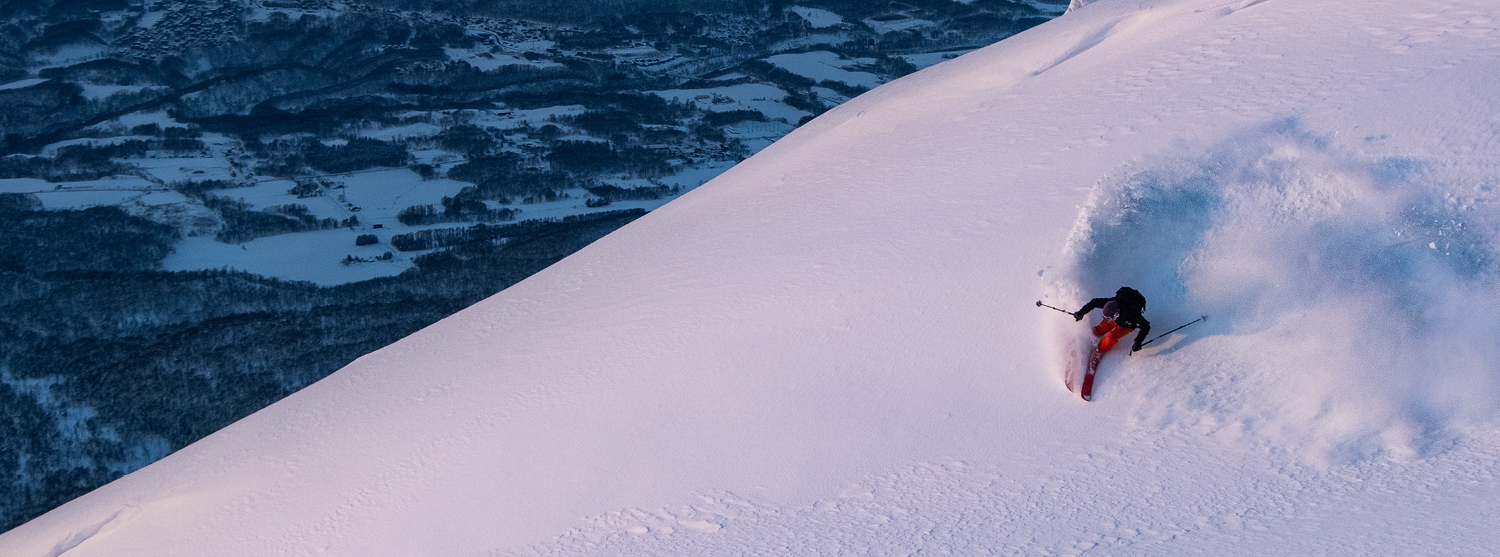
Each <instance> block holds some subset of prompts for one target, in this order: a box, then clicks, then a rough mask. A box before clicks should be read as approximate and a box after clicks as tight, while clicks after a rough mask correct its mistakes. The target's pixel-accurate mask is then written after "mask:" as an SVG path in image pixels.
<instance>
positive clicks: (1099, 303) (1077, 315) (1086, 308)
mask: <svg viewBox="0 0 1500 557" xmlns="http://www.w3.org/2000/svg"><path fill="white" fill-rule="evenodd" d="M1109 300H1110V298H1094V299H1092V300H1089V303H1087V304H1084V305H1083V309H1080V310H1078V311H1076V312H1073V320H1074V321H1083V316H1085V315H1088V314H1089V312H1091V311H1094V310H1096V309H1099V308H1102V307H1104V304H1107V303H1109Z"/></svg>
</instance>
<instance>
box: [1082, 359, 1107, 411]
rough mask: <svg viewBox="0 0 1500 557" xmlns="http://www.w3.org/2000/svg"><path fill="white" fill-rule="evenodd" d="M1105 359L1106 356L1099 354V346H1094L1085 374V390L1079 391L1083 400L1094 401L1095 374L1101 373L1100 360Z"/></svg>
mask: <svg viewBox="0 0 1500 557" xmlns="http://www.w3.org/2000/svg"><path fill="white" fill-rule="evenodd" d="M1103 357H1104V355H1103V354H1100V353H1099V346H1098V345H1094V347H1093V348H1091V349H1090V350H1089V367H1088V369H1087V371H1085V372H1084V374H1083V388H1081V389H1079V393H1078V394H1080V395H1083V400H1088V401H1091V400H1094V374H1095V373H1098V372H1099V360H1100V359H1101V358H1103Z"/></svg>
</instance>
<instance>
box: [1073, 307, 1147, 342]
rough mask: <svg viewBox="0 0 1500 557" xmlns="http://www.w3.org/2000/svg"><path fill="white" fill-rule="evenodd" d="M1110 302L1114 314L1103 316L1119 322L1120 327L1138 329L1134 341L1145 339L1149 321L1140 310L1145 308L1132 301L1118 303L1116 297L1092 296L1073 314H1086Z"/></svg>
mask: <svg viewBox="0 0 1500 557" xmlns="http://www.w3.org/2000/svg"><path fill="white" fill-rule="evenodd" d="M1110 302H1114V303H1115V304H1114V315H1108V314H1106V315H1105V316H1104V318H1105V319H1108V320H1110V321H1114V322H1115V323H1118V324H1120V326H1121V327H1130V328H1132V329H1136V330H1139V331H1140V333H1139V334H1137V335H1136V337H1135V338H1136V343H1140V341H1141V340H1142V339H1145V338H1146V335H1147V334H1149V333H1150V332H1151V322H1150V321H1147V320H1146V316H1144V315H1141V311H1143V310H1145V309H1146V308H1144V307H1141V306H1137V305H1135V304H1134V303H1130V302H1126V303H1120V300H1119V299H1118V298H1094V299H1092V300H1089V303H1087V304H1084V306H1083V309H1080V310H1078V313H1075V314H1074V315H1088V313H1089V312H1091V311H1094V310H1095V309H1098V308H1102V307H1105V306H1106V305H1108V304H1109V303H1110Z"/></svg>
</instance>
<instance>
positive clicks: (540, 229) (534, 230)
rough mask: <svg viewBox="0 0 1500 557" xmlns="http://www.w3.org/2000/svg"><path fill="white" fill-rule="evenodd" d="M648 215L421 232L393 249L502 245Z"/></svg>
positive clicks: (401, 237)
mask: <svg viewBox="0 0 1500 557" xmlns="http://www.w3.org/2000/svg"><path fill="white" fill-rule="evenodd" d="M644 214H646V210H645V209H621V210H618V211H602V212H598V213H585V214H581V215H569V216H566V217H563V218H561V219H555V218H546V219H531V220H527V221H522V222H518V223H514V224H504V225H490V224H476V225H474V226H471V227H468V228H438V229H430V230H419V231H416V232H408V233H406V234H397V235H395V236H392V237H391V247H394V248H396V249H398V250H401V251H421V250H428V249H438V248H447V247H453V246H457V245H460V244H468V243H473V242H490V243H496V244H499V243H501V242H503V241H509V240H511V239H512V238H521V237H532V236H539V235H548V234H554V233H557V232H558V231H562V230H567V229H569V228H572V227H574V226H579V225H583V224H587V223H591V222H598V221H613V220H616V219H620V218H629V219H631V220H634V219H636V218H638V217H640V216H641V215H644Z"/></svg>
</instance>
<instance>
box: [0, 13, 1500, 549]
mask: <svg viewBox="0 0 1500 557" xmlns="http://www.w3.org/2000/svg"><path fill="white" fill-rule="evenodd" d="M1497 82H1500V5H1497V4H1496V3H1495V2H1493V1H1490V0H1428V1H1424V2H1409V1H1405V0H1325V1H1322V2H1297V1H1294V0H1233V1H1225V0H1099V1H1097V2H1083V1H1081V0H1074V2H1073V7H1072V9H1070V11H1069V13H1068V14H1067V15H1064V16H1062V17H1060V18H1058V19H1056V20H1054V21H1052V22H1050V23H1046V24H1044V25H1041V26H1039V27H1036V28H1034V29H1031V30H1029V31H1026V32H1024V33H1021V34H1019V35H1017V36H1015V37H1012V38H1010V39H1006V40H1005V41H1003V42H1001V43H999V44H997V45H993V46H990V47H987V48H984V49H981V50H978V51H975V52H973V53H970V54H967V55H965V56H962V57H959V58H957V59H955V60H952V61H948V62H944V63H941V64H938V65H936V66H933V67H931V68H929V69H926V70H924V71H922V72H919V73H917V74H914V75H911V76H908V77H906V78H903V79H900V80H897V81H894V82H892V83H888V84H885V85H882V86H880V87H879V88H877V89H875V90H873V91H871V92H870V93H867V94H865V95H862V96H860V97H859V98H857V99H854V100H853V101H851V102H849V103H847V104H844V105H842V106H839V107H838V108H835V109H833V110H831V111H829V112H828V113H826V114H824V115H822V116H821V117H819V118H817V119H816V120H814V121H812V122H811V123H809V124H807V125H805V126H803V127H802V128H799V129H797V130H796V131H794V132H793V133H791V134H790V135H788V136H787V137H785V138H784V139H782V140H781V141H778V142H776V143H775V144H773V145H771V146H769V147H767V148H766V149H765V150H763V151H761V152H760V153H759V154H757V155H755V156H754V157H752V158H750V159H749V160H747V161H745V162H744V163H742V164H740V165H738V166H736V167H734V168H732V169H730V170H729V171H727V172H725V173H724V174H722V175H720V176H719V177H718V178H716V179H714V180H713V181H711V182H709V183H708V184H706V185H704V186H703V187H700V188H697V189H695V190H693V191H691V192H689V193H687V194H685V195H683V196H682V197H680V198H679V199H676V200H674V201H672V202H671V203H668V204H666V205H665V206H663V207H661V208H660V209H657V210H656V211H654V212H652V213H651V214H649V215H647V216H645V217H642V218H641V219H639V220H637V221H635V222H634V223H632V224H630V225H628V226H626V227H625V228H622V229H621V230H619V231H618V232H616V233H615V234H612V235H610V236H607V237H605V238H604V239H602V240H600V241H599V242H597V243H595V244H593V245H591V246H589V247H587V248H585V249H584V250H582V251H579V252H578V253H576V254H575V255H573V256H571V257H569V258H567V259H565V260H563V261H562V262H560V263H558V264H556V265H554V266H552V267H550V268H548V269H547V270H545V271H543V272H541V273H539V274H537V275H535V276H533V277H531V278H529V279H527V280H526V281H524V282H522V283H520V284H517V285H516V286H514V287H512V288H510V289H508V290H506V291H504V292H502V293H500V294H498V295H496V296H494V297H492V298H489V299H487V300H485V301H483V302H481V303H479V304H477V305H475V306H474V307H472V308H469V309H467V310H465V311H463V312H460V313H458V314H456V315H454V316H452V317H450V318H448V319H445V320H443V321H441V322H439V323H437V324H435V325H433V326H431V327H429V328H427V329H424V330H423V331H421V332H418V333H416V334H414V335H412V336H410V337H408V338H406V339H404V340H402V341H400V342H397V343H395V344H393V345H391V346H389V347H387V348H385V349H382V350H380V351H377V352H375V353H373V354H370V355H367V356H365V357H363V358H361V359H359V360H357V361H355V362H354V363H352V364H350V365H349V366H348V367H346V368H344V369H343V370H341V371H339V372H337V373H335V374H333V375H332V376H330V377H328V378H327V379H324V380H323V381H320V382H318V383H316V384H314V385H312V386H311V387H308V388H307V389H305V390H303V391H301V392H299V393H297V394H295V395H292V396H291V397H288V398H287V399H285V400H283V401H281V402H279V403H277V404H274V405H272V406H270V407H268V408H266V409H265V410H262V411H260V412H258V413H256V414H254V415H252V416H250V417H248V418H246V419H244V420H241V421H240V422H237V423H235V424H233V425H231V426H229V427H227V428H225V429H224V430H222V431H220V432H218V433H216V434H214V435H211V436H209V437H207V438H205V439H203V440H202V441H199V442H198V443H195V444H193V445H191V446H189V447H187V448H185V449H183V450H181V451H179V452H177V453H176V454H173V455H171V456H169V457H167V458H165V459H163V460H161V461H159V462H157V463H155V464H152V465H150V466H148V467H146V468H144V469H142V470H140V471H137V472H135V473H133V474H130V475H128V476H126V477H124V478H122V479H120V480H118V481H115V482H113V483H111V484H109V485H107V486H105V487H103V488H100V489H98V490H96V491H94V492H92V493H89V494H87V495H85V496H83V497H81V498H79V499H78V500H76V501H73V502H71V503H69V504H67V505H64V506H62V507H60V508H58V509H56V510H54V511H52V512H50V513H48V514H46V515H44V516H42V517H39V518H37V519H35V520H33V521H31V522H30V523H27V524H25V525H23V526H21V527H19V528H16V529H15V530H12V531H10V532H8V533H5V534H3V535H0V554H3V555H6V556H7V557H9V556H20V557H58V556H61V555H66V556H68V557H87V556H110V557H117V556H136V555H139V556H148V555H149V556H153V557H170V556H194V557H202V556H252V555H339V556H360V557H365V556H375V557H379V556H387V555H389V556H409V555H444V556H499V555H585V554H587V555H698V554H709V555H732V554H777V555H868V554H882V555H884V554H914V553H929V554H964V555H968V554H1005V555H1036V554H1053V555H1081V554H1099V555H1314V554H1340V555H1355V554H1404V555H1437V554H1441V555H1486V554H1492V553H1493V551H1494V550H1493V549H1491V548H1490V546H1491V545H1493V544H1490V543H1487V542H1488V538H1490V537H1491V536H1490V535H1489V534H1490V532H1491V531H1492V529H1493V526H1494V524H1495V521H1496V520H1497V517H1500V484H1497V483H1496V481H1495V478H1496V474H1497V471H1500V428H1497V427H1496V426H1497V425H1500V356H1497V355H1496V350H1495V349H1496V347H1497V343H1496V342H1495V339H1496V338H1497V335H1500V301H1497V300H1496V298H1495V296H1494V293H1495V292H1496V291H1497V288H1500V284H1497V283H1500V159H1497V154H1500V119H1497V117H1496V115H1497V114H1500V97H1497V96H1496V95H1495V94H1494V91H1495V89H1496V87H1495V86H1496V84H1497ZM664 94H665V93H664ZM739 102H743V101H739ZM1122 285H1129V286H1134V287H1136V288H1138V289H1140V290H1141V291H1142V292H1144V293H1145V295H1146V296H1147V298H1148V300H1149V304H1148V306H1147V310H1146V316H1147V317H1148V318H1150V319H1151V320H1152V321H1153V324H1154V325H1155V327H1156V328H1157V330H1159V331H1166V330H1168V329H1170V328H1172V327H1175V326H1176V325H1178V324H1181V323H1185V322H1187V321H1190V320H1192V319H1195V318H1197V317H1198V316H1200V315H1204V314H1207V315H1209V316H1210V318H1209V320H1208V321H1207V322H1205V323H1201V324H1198V325H1195V326H1193V327H1190V328H1188V329H1184V330H1183V331H1181V332H1178V333H1175V334H1172V335H1169V336H1167V337H1165V338H1163V339H1161V340H1160V341H1158V342H1156V343H1154V344H1152V345H1151V346H1149V347H1147V348H1146V349H1145V350H1143V351H1142V352H1139V353H1135V354H1133V355H1129V354H1127V352H1128V350H1124V349H1116V350H1115V351H1114V352H1112V353H1110V354H1108V355H1107V356H1106V357H1105V358H1104V362H1103V364H1102V365H1101V367H1100V372H1099V378H1098V383H1097V384H1096V390H1095V395H1096V398H1095V400H1094V402H1091V403H1085V402H1083V401H1082V400H1080V399H1079V398H1078V396H1077V395H1076V394H1074V393H1071V392H1069V391H1068V390H1067V389H1066V388H1065V387H1064V385H1063V381H1062V377H1063V367H1064V366H1065V365H1067V363H1068V362H1069V361H1070V360H1073V359H1076V358H1077V357H1079V355H1080V354H1081V352H1082V350H1083V349H1084V346H1085V342H1087V341H1088V340H1089V339H1088V338H1087V336H1086V335H1087V333H1086V332H1085V328H1084V327H1085V325H1086V324H1087V323H1083V324H1080V323H1075V322H1074V321H1073V320H1072V319H1071V318H1069V317H1068V316H1065V315H1061V314H1059V313H1057V312H1055V311H1051V310H1046V309H1041V308H1038V307H1036V305H1035V302H1036V301H1037V300H1042V301H1045V302H1046V303H1048V304H1052V305H1057V306H1061V307H1065V308H1069V309H1073V308H1076V307H1078V306H1080V305H1081V304H1082V303H1083V302H1084V301H1086V300H1087V299H1088V298H1091V297H1094V296H1107V295H1110V294H1111V293H1112V292H1114V290H1115V288H1117V287H1119V286H1122Z"/></svg>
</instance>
